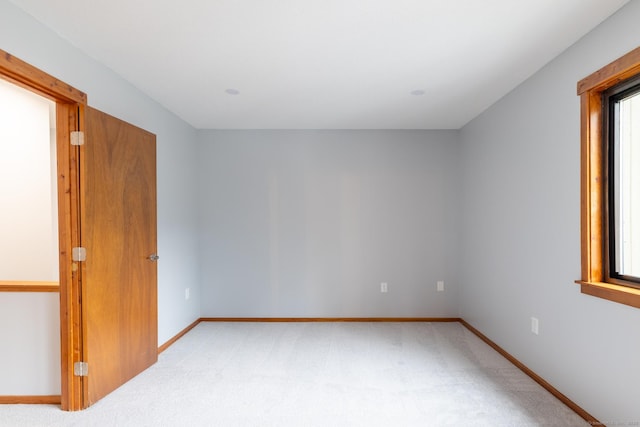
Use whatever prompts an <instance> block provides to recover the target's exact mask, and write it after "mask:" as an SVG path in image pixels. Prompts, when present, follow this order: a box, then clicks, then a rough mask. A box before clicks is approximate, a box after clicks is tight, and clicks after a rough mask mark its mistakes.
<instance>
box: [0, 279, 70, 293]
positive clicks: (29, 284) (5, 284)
mask: <svg viewBox="0 0 640 427" xmlns="http://www.w3.org/2000/svg"><path fill="white" fill-rule="evenodd" d="M59 291H60V284H59V283H58V282H40V281H24V280H19V281H16V280H12V281H9V280H0V292H59Z"/></svg>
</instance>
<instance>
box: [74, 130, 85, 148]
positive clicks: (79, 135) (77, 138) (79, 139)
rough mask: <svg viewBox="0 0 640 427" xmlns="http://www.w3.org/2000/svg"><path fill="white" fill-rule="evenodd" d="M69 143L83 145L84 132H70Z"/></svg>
mask: <svg viewBox="0 0 640 427" xmlns="http://www.w3.org/2000/svg"><path fill="white" fill-rule="evenodd" d="M71 145H84V132H82V131H73V132H71Z"/></svg>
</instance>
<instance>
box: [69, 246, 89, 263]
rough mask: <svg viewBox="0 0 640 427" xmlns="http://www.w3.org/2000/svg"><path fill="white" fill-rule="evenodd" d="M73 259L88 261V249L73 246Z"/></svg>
mask: <svg viewBox="0 0 640 427" xmlns="http://www.w3.org/2000/svg"><path fill="white" fill-rule="evenodd" d="M71 260H72V261H78V262H79V261H86V260H87V249H86V248H82V247H78V248H73V249H72V250H71Z"/></svg>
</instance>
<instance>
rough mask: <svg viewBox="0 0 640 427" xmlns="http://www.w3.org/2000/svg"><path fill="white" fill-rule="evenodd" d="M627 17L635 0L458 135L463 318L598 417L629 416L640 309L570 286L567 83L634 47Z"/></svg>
mask: <svg viewBox="0 0 640 427" xmlns="http://www.w3.org/2000/svg"><path fill="white" fill-rule="evenodd" d="M638 22H640V1H637V0H634V1H632V2H630V3H629V4H628V5H627V6H626V7H624V8H623V9H621V10H620V11H619V12H618V13H617V14H615V15H614V16H613V17H611V18H610V19H608V20H607V21H605V22H604V23H603V24H602V25H601V26H599V27H598V28H597V29H595V30H594V31H592V32H591V33H589V34H588V35H587V36H586V37H584V38H583V39H582V40H580V41H579V42H578V43H577V44H576V45H574V46H573V47H571V48H570V49H568V50H567V51H566V52H565V53H563V54H562V55H560V56H559V57H558V58H557V59H555V60H554V61H552V62H551V63H550V64H548V65H547V66H546V67H545V68H543V69H542V70H541V71H539V72H538V73H537V74H535V75H534V76H533V77H532V78H531V79H529V80H528V81H527V82H525V83H524V84H522V85H521V86H520V87H518V88H517V89H516V90H514V91H513V92H512V93H510V94H509V95H508V96H506V97H504V98H503V99H502V100H501V101H499V102H498V103H497V104H495V105H494V106H493V107H491V108H490V109H489V110H488V111H486V112H485V113H483V114H482V115H480V116H479V117H478V118H476V119H475V120H473V121H472V122H471V123H469V124H468V125H467V126H465V127H464V128H463V129H462V130H461V133H460V134H461V142H462V171H463V173H464V178H463V188H464V200H463V223H462V236H463V240H462V247H463V256H462V262H461V264H460V265H461V267H462V278H461V282H462V285H461V290H460V296H461V298H460V304H461V315H462V317H463V318H465V319H466V320H467V321H469V322H470V323H471V324H473V325H474V326H476V327H477V328H479V329H480V330H481V331H482V332H484V333H485V334H486V335H488V336H489V337H490V338H491V339H492V340H494V341H495V342H496V343H498V344H499V345H500V346H502V347H503V348H505V349H506V350H507V351H508V352H510V353H511V354H513V355H514V356H515V357H516V358H518V359H519V360H521V361H522V362H523V363H525V364H526V365H527V366H529V367H530V368H531V369H533V370H534V371H535V372H537V373H538V374H540V375H541V376H542V377H543V378H545V379H546V380H548V381H549V382H550V383H551V384H553V385H554V386H555V387H557V388H558V389H559V390H561V391H562V392H563V393H564V394H566V395H567V396H568V397H569V398H571V399H572V400H573V401H575V402H576V403H578V404H579V405H580V406H582V407H583V408H585V409H587V410H588V411H589V412H591V413H592V415H594V416H595V417H596V418H598V419H600V420H601V421H602V422H604V423H605V424H607V425H613V424H615V423H623V422H625V423H626V422H631V421H635V422H638V421H640V406H638V403H637V390H638V384H640V369H638V354H640V329H638V325H640V310H638V309H636V308H631V307H627V306H624V305H620V304H615V303H612V302H609V301H605V300H602V299H597V298H594V297H590V296H586V295H582V294H581V293H580V290H579V286H578V285H576V284H574V280H576V279H579V278H580V164H579V158H580V134H579V131H580V105H579V98H578V96H577V95H576V83H577V82H578V80H580V79H581V78H583V77H586V76H587V75H589V74H591V73H592V72H594V71H596V70H597V69H599V68H600V67H602V66H604V65H606V64H607V63H609V62H611V61H612V60H614V59H616V58H618V57H619V56H621V55H622V54H624V53H626V52H628V51H630V50H632V49H633V48H635V47H637V46H638V45H640V26H639V25H638ZM531 316H535V317H538V318H539V320H540V335H538V336H536V335H533V334H532V333H531V332H530V317H531Z"/></svg>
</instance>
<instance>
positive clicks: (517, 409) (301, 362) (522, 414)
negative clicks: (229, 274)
mask: <svg viewBox="0 0 640 427" xmlns="http://www.w3.org/2000/svg"><path fill="white" fill-rule="evenodd" d="M588 425H589V424H588V423H587V422H585V421H584V420H582V419H581V418H580V417H579V416H578V415H576V414H575V413H574V412H572V411H571V410H570V409H569V408H567V407H566V406H565V405H564V404H562V403H561V402H560V401H558V400H557V399H555V398H554V397H553V396H552V395H551V394H549V393H548V392H547V391H546V390H544V389H543V388H542V387H540V386H539V385H538V384H536V383H535V382H534V381H532V380H531V379H530V378H529V377H527V376H526V375H524V374H523V373H522V372H521V371H520V370H518V369H517V368H516V367H514V366H513V365H512V364H511V363H509V362H508V361H507V360H506V359H504V358H503V357H502V356H500V355H499V354H498V353H496V352H495V351H494V350H493V349H491V348H490V347H489V346H487V345H486V344H485V343H483V342H482V341H480V340H479V339H478V338H477V337H476V336H475V335H473V334H472V333H471V332H469V331H467V330H466V329H465V328H464V327H463V326H462V325H460V324H459V323H393V322H389V323H376V322H371V323H201V324H199V325H198V326H197V327H196V328H194V329H193V330H192V331H191V332H189V333H188V334H187V335H185V336H184V337H183V338H182V339H180V340H179V341H178V342H177V343H176V344H174V345H173V346H171V347H170V348H169V349H168V350H166V351H165V352H164V353H162V354H161V355H160V359H159V361H158V363H157V364H155V365H154V366H153V367H151V368H150V369H148V370H147V371H145V372H143V373H142V374H140V375H139V376H138V377H136V378H134V379H133V380H132V381H130V382H129V383H127V384H125V385H124V386H122V387H120V388H119V389H118V390H116V391H115V392H114V393H112V394H111V395H109V396H107V397H106V398H104V399H103V400H102V401H100V402H98V403H97V404H96V405H94V406H93V407H91V408H89V409H87V410H85V411H82V412H76V413H68V412H63V411H61V410H60V409H58V407H56V406H51V405H0V426H2V427H5V426H6V427H9V426H11V427H15V426H38V427H39V426H367V427H371V426H420V427H424V426H435V427H438V426H461V427H467V426H492V427H493V426H513V427H524V426H588Z"/></svg>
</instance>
